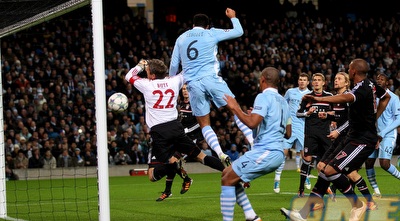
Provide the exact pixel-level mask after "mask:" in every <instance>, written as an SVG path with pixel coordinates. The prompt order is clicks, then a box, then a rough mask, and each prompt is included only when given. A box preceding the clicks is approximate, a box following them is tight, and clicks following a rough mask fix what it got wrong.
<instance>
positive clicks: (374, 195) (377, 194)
mask: <svg viewBox="0 0 400 221" xmlns="http://www.w3.org/2000/svg"><path fill="white" fill-rule="evenodd" d="M372 196H373V197H374V198H375V199H380V198H382V194H381V193H374V194H372Z"/></svg>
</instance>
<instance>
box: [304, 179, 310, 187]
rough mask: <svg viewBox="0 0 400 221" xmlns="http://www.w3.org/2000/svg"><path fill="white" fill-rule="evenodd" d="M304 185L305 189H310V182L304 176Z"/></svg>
mask: <svg viewBox="0 0 400 221" xmlns="http://www.w3.org/2000/svg"><path fill="white" fill-rule="evenodd" d="M304 186H305V187H306V189H308V190H310V189H311V182H310V178H308V177H306V181H304Z"/></svg>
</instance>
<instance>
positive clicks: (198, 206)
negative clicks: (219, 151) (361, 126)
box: [7, 168, 400, 221]
mask: <svg viewBox="0 0 400 221" xmlns="http://www.w3.org/2000/svg"><path fill="white" fill-rule="evenodd" d="M315 173H316V171H315V170H313V171H312V174H314V175H315ZM376 173H377V181H378V184H379V186H380V189H381V192H382V193H383V194H384V196H386V195H388V196H389V195H390V196H395V197H396V196H397V197H398V196H399V194H400V188H399V180H397V179H395V178H394V177H392V176H391V175H389V174H388V173H386V172H384V171H383V170H382V169H381V168H376ZM360 174H361V175H362V176H363V177H364V178H365V179H366V173H365V170H364V169H362V170H360ZM190 176H191V178H192V179H193V180H194V181H193V185H192V186H191V188H190V190H189V191H188V192H187V193H185V194H180V193H179V192H180V188H181V184H182V180H181V178H180V177H178V176H177V177H176V178H175V182H174V185H173V189H172V193H173V195H172V196H171V197H170V198H167V199H166V200H164V201H162V202H156V199H157V198H158V197H159V196H160V194H161V192H162V191H163V190H164V185H165V179H163V180H161V181H158V182H155V183H151V182H150V181H149V180H148V177H147V176H126V177H110V179H109V184H110V220H112V221H114V220H118V221H125V220H127V221H128V220H160V221H161V220H162V221H214V220H222V215H221V213H220V205H219V195H220V188H221V187H220V176H221V174H220V173H209V174H191V175H190ZM273 179H274V174H268V175H265V176H263V177H260V178H258V179H256V180H254V181H253V182H251V187H250V188H249V189H247V190H246V193H247V195H248V196H249V199H250V201H251V203H252V205H253V208H254V210H255V211H256V213H257V215H259V216H260V217H261V218H262V219H263V220H285V218H284V217H283V216H282V215H281V214H280V212H279V209H280V208H281V207H285V208H289V207H290V206H291V205H292V199H294V197H295V196H296V194H297V188H298V184H299V174H298V173H297V172H296V171H294V170H285V171H284V172H283V173H282V178H281V193H280V194H275V193H274V192H273ZM311 182H312V184H313V185H314V184H315V182H316V179H311ZM367 183H368V182H367ZM368 185H369V184H368ZM370 190H371V189H370ZM309 192H310V191H309V190H306V194H308V193H309ZM357 193H358V192H357ZM338 196H341V194H340V193H339V194H338ZM382 202H383V201H382ZM97 203H98V195H97V180H96V179H64V180H39V181H38V180H36V181H22V180H20V181H7V205H8V206H7V212H8V216H9V217H13V218H15V219H21V220H46V221H49V220H57V221H61V220H98V219H99V217H98V204H97ZM380 204H381V203H378V206H379V205H380ZM293 205H295V204H293ZM337 205H338V204H337ZM382 205H383V203H382ZM378 211H380V212H382V211H385V210H384V208H379V210H378ZM372 213H373V212H371V214H372ZM394 216H396V215H394ZM373 217H374V216H372V215H371V216H370V217H369V218H368V217H367V219H366V220H376V219H375V218H374V219H372V218H373ZM399 217H400V216H397V219H395V218H394V219H393V220H399ZM234 220H245V218H244V214H243V212H242V210H241V208H240V207H239V206H236V207H235V217H234ZM308 220H313V219H312V218H311V219H308ZM318 220H330V219H318ZM383 220H390V219H387V218H386V219H383Z"/></svg>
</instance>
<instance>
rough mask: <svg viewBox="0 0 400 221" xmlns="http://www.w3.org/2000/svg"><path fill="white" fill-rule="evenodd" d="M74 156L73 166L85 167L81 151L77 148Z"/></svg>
mask: <svg viewBox="0 0 400 221" xmlns="http://www.w3.org/2000/svg"><path fill="white" fill-rule="evenodd" d="M73 150H74V153H73V156H72V164H73V165H74V167H82V166H85V160H84V158H83V156H82V153H81V149H80V148H78V147H76V148H75V149H73Z"/></svg>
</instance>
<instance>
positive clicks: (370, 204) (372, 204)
mask: <svg viewBox="0 0 400 221" xmlns="http://www.w3.org/2000/svg"><path fill="white" fill-rule="evenodd" d="M377 209H378V205H377V204H376V203H375V202H374V201H370V202H367V210H369V211H371V210H377Z"/></svg>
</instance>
